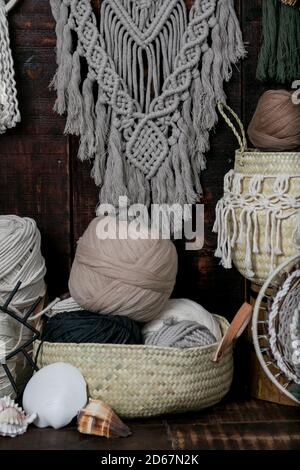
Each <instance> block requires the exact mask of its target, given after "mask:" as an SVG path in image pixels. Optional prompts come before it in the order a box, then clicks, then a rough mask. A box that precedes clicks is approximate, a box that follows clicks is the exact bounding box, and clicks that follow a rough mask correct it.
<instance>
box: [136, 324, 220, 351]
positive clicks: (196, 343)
mask: <svg viewBox="0 0 300 470" xmlns="http://www.w3.org/2000/svg"><path fill="white" fill-rule="evenodd" d="M216 342H217V341H216V338H215V336H214V335H213V334H212V333H211V331H209V329H208V328H206V326H203V325H200V324H199V323H197V322H194V321H189V320H184V321H177V320H175V319H174V318H169V319H168V320H165V322H164V324H163V326H162V327H161V328H160V329H159V330H158V331H155V332H154V333H151V334H150V335H149V336H148V337H147V339H146V341H145V344H147V345H149V346H161V347H170V348H196V347H201V346H209V345H210V344H214V343H216Z"/></svg>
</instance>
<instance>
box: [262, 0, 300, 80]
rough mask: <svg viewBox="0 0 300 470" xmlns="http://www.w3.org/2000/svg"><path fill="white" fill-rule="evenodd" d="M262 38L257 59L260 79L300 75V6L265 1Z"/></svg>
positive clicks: (287, 77) (290, 77) (274, 0)
mask: <svg viewBox="0 0 300 470" xmlns="http://www.w3.org/2000/svg"><path fill="white" fill-rule="evenodd" d="M262 15H263V18H262V22H263V40H262V47H261V51H260V55H259V59H258V65H257V72H256V76H257V79H258V80H261V81H265V80H269V79H271V80H277V81H278V82H280V83H284V82H287V81H288V82H291V81H293V80H297V79H298V78H299V76H300V58H299V50H300V9H299V8H298V7H297V6H295V7H292V6H289V5H284V4H283V3H280V2H279V1H278V0H263V12H262Z"/></svg>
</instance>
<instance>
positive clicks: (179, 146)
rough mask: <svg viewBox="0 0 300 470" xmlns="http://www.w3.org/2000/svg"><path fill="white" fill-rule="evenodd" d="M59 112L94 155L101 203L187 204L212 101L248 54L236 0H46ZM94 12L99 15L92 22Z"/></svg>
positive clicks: (193, 195)
mask: <svg viewBox="0 0 300 470" xmlns="http://www.w3.org/2000/svg"><path fill="white" fill-rule="evenodd" d="M50 1H51V6H52V11H53V15H54V17H55V19H56V22H57V26H56V33H57V64H58V70H57V73H56V76H55V78H54V80H53V85H54V87H55V88H56V90H57V101H56V104H55V110H56V111H57V112H58V113H59V114H63V113H64V112H67V123H66V129H65V131H66V133H71V134H76V135H79V136H80V137H81V141H80V148H79V158H80V159H81V160H93V170H92V176H93V177H94V179H95V182H96V184H97V185H99V186H100V202H101V203H111V204H113V205H114V206H116V205H118V203H119V196H127V197H128V199H129V201H130V203H137V202H138V203H144V204H146V205H149V204H150V202H154V203H161V204H162V203H169V204H173V203H180V204H184V203H193V202H195V201H197V200H199V195H200V194H201V186H200V179H199V176H200V171H201V169H203V168H204V167H205V158H204V153H205V152H206V151H207V150H208V148H209V131H210V130H211V129H212V128H213V127H214V125H215V124H216V122H217V114H216V111H215V107H216V102H217V101H218V100H224V98H225V96H224V90H223V82H224V80H225V81H228V80H229V79H230V77H231V73H232V64H235V63H237V61H238V60H239V59H240V58H242V57H243V56H244V55H245V49H244V44H243V41H242V35H241V31H240V26H239V23H238V19H237V16H236V13H235V10H234V1H233V0H218V1H217V0H195V2H194V5H193V7H192V9H191V10H190V13H189V15H188V11H187V7H186V5H185V2H184V0H104V1H103V2H102V4H101V9H100V15H98V14H96V12H95V11H93V9H92V5H91V1H90V0H50ZM98 17H99V18H100V19H99V21H98Z"/></svg>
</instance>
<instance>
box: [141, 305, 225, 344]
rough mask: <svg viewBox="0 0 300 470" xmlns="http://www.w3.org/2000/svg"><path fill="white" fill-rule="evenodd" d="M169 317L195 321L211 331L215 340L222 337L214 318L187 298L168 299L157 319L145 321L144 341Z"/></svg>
mask: <svg viewBox="0 0 300 470" xmlns="http://www.w3.org/2000/svg"><path fill="white" fill-rule="evenodd" d="M169 318H174V319H175V320H177V321H184V320H190V321H195V322H197V323H199V324H201V325H203V326H206V328H208V329H209V331H211V333H212V334H213V335H214V336H215V338H216V340H217V341H220V340H221V338H222V333H221V329H220V325H219V323H218V321H217V320H216V318H215V317H214V316H213V315H212V314H211V313H209V312H208V311H207V310H205V308H203V307H202V306H201V305H200V304H197V303H196V302H193V301H192V300H189V299H170V300H168V302H167V304H166V306H165V308H164V310H163V311H162V313H161V315H160V316H159V318H158V319H157V320H153V321H151V322H149V323H147V324H146V325H145V326H144V328H143V330H142V333H143V336H144V339H145V341H146V340H147V337H148V336H149V335H150V334H152V333H154V332H156V331H158V330H160V329H161V328H162V327H163V326H164V322H165V321H166V320H168V319H169Z"/></svg>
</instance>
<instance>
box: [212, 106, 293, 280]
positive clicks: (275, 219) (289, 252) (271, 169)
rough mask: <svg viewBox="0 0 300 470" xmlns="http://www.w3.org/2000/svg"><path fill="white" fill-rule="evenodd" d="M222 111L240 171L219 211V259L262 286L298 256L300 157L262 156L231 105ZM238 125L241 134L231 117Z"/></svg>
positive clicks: (227, 184) (228, 182)
mask: <svg viewBox="0 0 300 470" xmlns="http://www.w3.org/2000/svg"><path fill="white" fill-rule="evenodd" d="M218 107H219V111H220V113H221V114H222V116H223V117H224V119H225V121H226V123H227V124H228V126H229V127H230V128H231V129H232V131H233V133H234V134H235V136H236V137H237V139H238V141H239V144H240V149H239V150H237V152H236V157H235V167H234V170H230V171H229V173H227V175H226V176H225V179H224V196H223V198H222V199H221V200H220V201H219V202H218V204H217V208H216V221H215V225H214V231H215V232H216V233H218V247H217V251H216V256H217V257H219V258H221V263H222V265H223V266H224V267H225V268H231V266H232V261H233V263H234V265H235V266H236V268H237V269H238V270H239V272H240V273H241V274H242V275H243V276H244V277H246V278H247V279H249V280H251V281H252V282H254V283H256V284H263V283H264V282H265V280H266V279H267V278H268V277H269V275H270V273H271V272H272V271H273V270H274V269H275V268H276V267H277V266H278V265H280V264H281V263H283V262H284V261H285V260H287V259H288V258H290V257H291V256H293V255H295V253H297V250H298V249H299V248H297V245H296V243H295V235H296V233H297V232H298V231H299V227H300V152H260V151H258V150H253V149H247V141H246V135H245V131H244V127H243V125H242V123H241V121H240V120H239V118H238V116H237V115H236V114H235V113H234V112H233V111H232V110H231V109H230V108H229V107H228V106H227V105H225V104H223V103H219V106H218ZM224 109H226V110H227V111H228V112H229V113H230V114H231V115H232V116H233V117H234V118H235V120H236V121H237V123H238V125H239V128H240V131H241V135H240V134H239V132H238V131H237V129H236V128H235V127H234V126H233V124H232V122H231V121H230V119H229V118H228V116H227V115H226V114H225V112H224Z"/></svg>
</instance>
